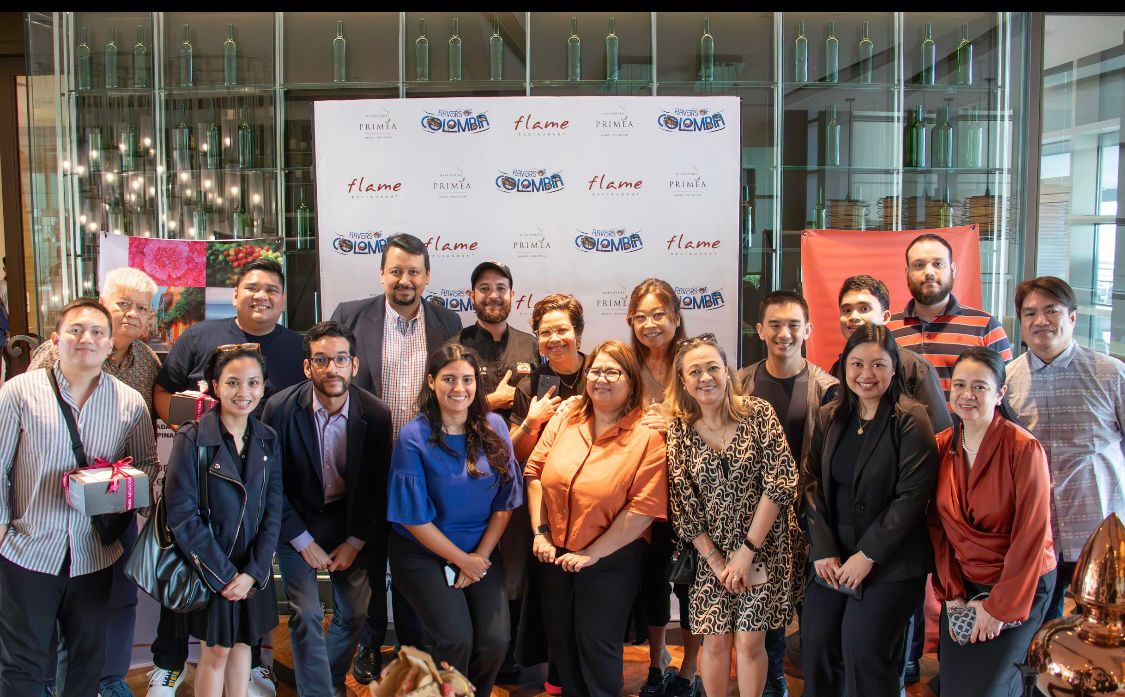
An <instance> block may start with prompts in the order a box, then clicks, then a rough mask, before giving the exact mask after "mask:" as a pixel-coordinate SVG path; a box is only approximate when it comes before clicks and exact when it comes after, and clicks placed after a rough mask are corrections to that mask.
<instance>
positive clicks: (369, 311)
mask: <svg viewBox="0 0 1125 697" xmlns="http://www.w3.org/2000/svg"><path fill="white" fill-rule="evenodd" d="M379 278H380V280H382V282H383V291H384V294H383V295H376V296H375V297H374V298H368V299H366V300H352V301H349V302H344V303H340V304H339V305H338V306H337V307H336V311H335V312H333V313H332V319H334V320H336V321H337V322H339V323H340V324H341V325H342V326H344V327H345V328H346V329H348V330H349V331H351V332H352V334H353V335H354V336H355V339H356V355H357V357H358V358H359V372H358V373H357V374H356V376H355V380H354V384H355V385H356V386H357V387H361V388H363V389H365V390H367V391H368V392H371V393H372V394H374V395H375V396H376V397H379V398H381V399H383V400H384V401H385V402H386V403H387V406H388V407H389V408H390V410H391V438H392V442H393V440H394V439H396V438H398V432H399V429H401V428H402V426H403V424H405V423H406V422H407V421H410V420H411V419H413V418H414V417H415V416H417V414H418V411H417V405H416V402H417V399H418V393H419V392H420V391H421V390H422V384H423V383H424V382H425V379H426V358H427V357H428V356H429V355H430V353H432V352H433V351H434V350H436V349H438V348H439V347H441V345H442V344H443V343H445V342H446V341H447V340H449V338H450V337H452V336H453V335H454V334H456V333H457V332H458V331H460V329H461V318H460V317H459V316H458V315H457V313H456V312H453V311H452V310H448V309H446V308H444V307H442V306H441V305H438V304H436V303H429V302H422V293H424V292H425V290H426V284H428V283H429V282H430V252H429V250H428V249H426V245H425V244H424V243H423V242H422V240H420V239H418V238H417V237H415V236H414V235H410V234H406V233H399V234H397V235H391V236H390V237H388V238H387V244H386V246H385V247H384V248H383V258H382V260H381V262H380V265H379ZM386 565H387V560H386V555H385V554H382V556H380V557H378V558H372V560H371V566H370V567H369V568H370V570H371V573H370V574H369V579H370V584H371V591H372V595H371V603H370V604H369V605H368V607H367V627H366V628H365V630H364V634H363V637H362V639H360V645H359V652H358V654H357V655H356V659H355V665H354V666H353V667H352V674H353V675H355V679H356V680H357V681H359V682H360V683H361V684H363V685H366V684H368V683H370V682H371V681H373V680H374V679H375V678H376V677H377V676H378V675H379V670H380V668H381V665H382V658H381V657H380V655H379V647H380V646H382V644H383V639H384V637H385V636H386V632H387V603H386V601H385V593H386V582H385V578H384V575H383V574H382V573H381V572H380V571H379V570H381V569H385V568H386ZM391 598H392V602H393V604H394V614H395V634H396V635H397V636H398V640H399V643H400V644H403V645H412V646H424V645H425V644H426V642H425V633H424V632H425V630H424V629H423V628H422V625H421V621H420V620H419V619H418V615H417V613H415V612H414V610H413V609H412V608H411V607H410V604H409V603H407V602H406V601H405V600H404V599H403V598H402V597H401V596H400V595H399V593H398V590H397V589H396V588H395V587H394V585H393V583H392V585H391Z"/></svg>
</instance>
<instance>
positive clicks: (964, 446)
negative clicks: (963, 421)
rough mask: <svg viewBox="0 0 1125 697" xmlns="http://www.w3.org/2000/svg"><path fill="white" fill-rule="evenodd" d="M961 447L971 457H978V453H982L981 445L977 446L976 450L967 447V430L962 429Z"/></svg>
mask: <svg viewBox="0 0 1125 697" xmlns="http://www.w3.org/2000/svg"><path fill="white" fill-rule="evenodd" d="M961 447H962V448H963V449H964V450H965V452H966V453H968V454H969V455H971V456H973V457H976V455H977V453H978V452H980V445H979V444H978V445H977V449H976V450H970V449H969V446H967V445H965V430H964V429H961Z"/></svg>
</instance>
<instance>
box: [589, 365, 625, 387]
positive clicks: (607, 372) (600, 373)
mask: <svg viewBox="0 0 1125 697" xmlns="http://www.w3.org/2000/svg"><path fill="white" fill-rule="evenodd" d="M624 374H625V371H623V370H618V369H617V368H590V369H589V370H587V371H586V380H588V381H589V382H597V381H598V380H601V379H602V378H605V381H606V382H608V383H611V384H612V383H615V382H617V381H618V380H620V379H621V376H622V375H624Z"/></svg>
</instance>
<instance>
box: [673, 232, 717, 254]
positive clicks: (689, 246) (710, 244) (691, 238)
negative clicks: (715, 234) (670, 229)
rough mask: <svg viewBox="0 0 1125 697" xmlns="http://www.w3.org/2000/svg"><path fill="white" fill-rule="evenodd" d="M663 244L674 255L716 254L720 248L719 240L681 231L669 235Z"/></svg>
mask: <svg viewBox="0 0 1125 697" xmlns="http://www.w3.org/2000/svg"><path fill="white" fill-rule="evenodd" d="M665 244H666V245H667V250H668V253H669V254H672V255H674V256H716V255H717V254H718V253H719V249H720V248H721V247H720V241H719V240H714V239H703V238H701V237H698V236H696V235H692V234H687V233H682V232H681V233H678V234H675V235H672V236H671V237H669V238H668V239H667V241H665Z"/></svg>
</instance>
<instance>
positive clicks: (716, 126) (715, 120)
mask: <svg viewBox="0 0 1125 697" xmlns="http://www.w3.org/2000/svg"><path fill="white" fill-rule="evenodd" d="M656 123H657V125H658V126H660V129H661V130H663V131H680V132H684V133H708V132H711V131H721V130H723V129H724V128H726V127H727V120H726V119H725V118H724V117H723V112H721V111H716V112H714V113H711V112H710V111H709V110H707V109H680V108H676V109H673V110H672V111H667V110H664V111H662V112H661V113H660V115H659V116H657V117H656Z"/></svg>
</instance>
